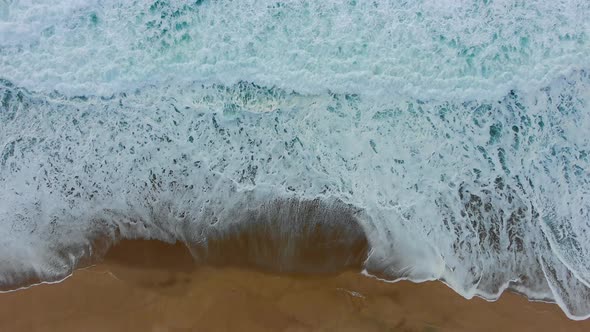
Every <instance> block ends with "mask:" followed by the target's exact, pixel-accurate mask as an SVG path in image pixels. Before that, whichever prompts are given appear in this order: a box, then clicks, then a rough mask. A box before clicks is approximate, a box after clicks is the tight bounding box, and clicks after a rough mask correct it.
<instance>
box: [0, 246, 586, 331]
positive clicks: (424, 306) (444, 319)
mask: <svg viewBox="0 0 590 332" xmlns="http://www.w3.org/2000/svg"><path fill="white" fill-rule="evenodd" d="M588 330H590V321H582V322H576V321H572V320H569V319H568V318H567V317H566V316H565V315H564V314H563V312H561V310H560V309H559V308H558V307H557V306H556V305H554V304H547V303H538V302H537V303H535V302H529V301H527V300H526V299H525V298H524V297H522V296H520V295H516V294H511V293H505V294H504V295H503V296H502V297H501V298H500V300H498V301H496V302H486V301H484V300H482V299H478V298H476V299H473V300H465V299H464V298H462V297H461V296H459V295H458V294H456V293H455V292H453V291H452V290H451V289H449V288H448V287H447V286H445V285H444V284H442V283H440V282H427V283H422V284H414V283H411V282H399V283H394V284H390V283H384V282H381V281H378V280H376V279H373V278H368V277H365V276H363V275H361V274H360V273H359V272H358V271H352V270H349V271H344V272H342V273H338V274H328V275H316V276H302V275H288V274H271V273H265V272H262V271H257V270H253V269H248V268H235V267H211V266H205V267H198V268H197V267H196V266H195V264H194V262H193V259H192V257H191V256H190V254H189V253H188V251H187V250H186V249H185V248H184V247H183V246H182V245H167V244H163V243H161V242H155V241H128V242H124V243H123V244H121V245H119V246H116V247H115V248H114V249H112V250H111V251H110V252H109V254H108V255H107V257H106V258H105V260H104V261H103V262H101V263H99V264H96V265H94V266H92V267H88V268H84V269H80V270H77V271H76V272H75V273H74V274H73V275H72V276H71V277H69V278H67V279H66V280H64V281H63V282H61V283H57V284H44V285H39V286H34V287H31V288H28V289H24V290H19V291H16V292H10V293H4V294H0V331H15V332H16V331H64V332H68V331H154V332H155V331H588Z"/></svg>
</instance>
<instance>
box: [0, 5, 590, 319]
mask: <svg viewBox="0 0 590 332" xmlns="http://www.w3.org/2000/svg"><path fill="white" fill-rule="evenodd" d="M589 6H590V4H589V3H588V2H586V1H561V2H552V3H548V2H544V1H529V2H526V3H522V2H517V1H489V2H488V1H473V2H471V1H460V2H440V1H439V2H434V1H419V2H413V3H411V4H401V3H399V2H393V1H392V2H373V1H371V2H369V1H361V0H359V1H324V2H321V3H320V2H318V3H309V2H306V1H284V2H280V3H274V2H273V3H271V2H268V1H240V2H231V1H196V2H193V3H191V4H189V5H185V4H183V3H181V2H180V1H168V2H164V1H149V2H148V1H135V2H131V3H122V2H119V1H112V0H104V1H98V0H97V1H91V2H82V1H80V2H71V1H57V2H55V1H53V2H51V3H49V2H47V3H45V2H44V1H34V2H29V1H8V2H6V1H5V2H3V3H1V4H0V66H1V68H2V72H1V73H0V75H1V76H2V77H3V78H5V79H7V80H6V81H2V82H1V83H0V188H1V190H0V202H1V203H0V248H1V252H2V255H0V282H2V283H6V284H7V283H11V282H13V281H14V278H18V277H22V276H23V275H25V276H29V277H36V278H41V279H42V280H53V279H56V278H60V277H63V276H65V275H67V273H69V271H71V269H72V268H73V267H74V266H75V265H76V263H77V262H78V261H79V260H80V259H81V258H83V257H84V256H87V255H88V254H89V252H90V250H92V249H91V248H92V245H91V242H92V240H93V239H94V238H95V237H96V236H106V237H107V238H109V237H110V238H121V237H128V238H158V239H162V240H165V241H173V240H176V239H179V240H183V241H187V242H199V241H205V239H204V237H205V235H206V233H207V230H208V229H217V228H220V229H223V227H227V226H228V225H229V224H231V223H232V222H235V220H236V218H234V217H235V216H236V214H239V213H240V211H243V210H244V209H255V208H256V207H257V206H259V205H260V204H265V202H269V201H271V200H275V199H291V198H297V199H316V198H322V199H324V200H325V201H326V202H330V201H334V200H335V199H336V200H338V201H341V202H343V203H345V204H349V205H350V206H353V207H355V209H358V215H357V216H356V217H357V218H358V219H359V222H360V223H361V226H362V227H363V229H364V231H365V233H366V235H367V238H368V240H369V242H370V245H371V254H370V256H369V258H368V260H367V262H366V264H365V268H366V269H367V270H368V271H370V272H371V273H376V274H379V275H380V276H387V277H389V278H392V279H396V278H405V279H411V280H415V281H422V280H433V279H440V280H443V281H444V282H445V283H446V284H448V285H449V286H450V287H452V288H453V289H455V290H456V291H457V292H459V293H461V294H462V295H463V296H465V297H468V298H469V297H473V296H481V297H484V298H487V299H494V298H496V297H497V296H498V295H499V294H500V293H501V292H502V291H503V290H505V289H506V288H511V289H514V290H517V291H519V292H521V293H525V294H527V295H528V296H529V297H530V298H533V299H539V300H552V301H556V302H557V303H558V304H559V305H560V306H561V307H562V308H563V309H564V310H565V311H566V312H567V313H568V315H569V316H570V317H571V318H574V319H581V318H585V317H587V316H588V315H590V307H588V303H590V302H589V301H588V299H589V298H590V295H588V294H590V293H589V292H590V290H589V289H590V287H589V286H590V270H588V267H589V266H590V246H589V245H590V238H588V237H589V235H588V234H587V232H588V230H589V229H590V225H589V222H590V218H589V217H588V213H589V211H590V204H589V199H590V197H589V195H590V183H589V180H588V179H590V174H588V173H589V170H590V141H589V140H590V139H589V138H588V136H587V133H588V132H590V118H589V117H590V109H589V105H588V103H589V101H590V77H589V74H588V72H587V71H586V70H587V69H588V68H590V66H589V65H590V63H589V59H590V47H589V44H588V42H589V41H588V32H589V23H588V22H589V21H588V20H587V19H586V18H587V17H588V15H589V14H590V9H589ZM54 90H56V91H54ZM329 206H332V205H329Z"/></svg>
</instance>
